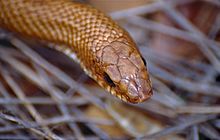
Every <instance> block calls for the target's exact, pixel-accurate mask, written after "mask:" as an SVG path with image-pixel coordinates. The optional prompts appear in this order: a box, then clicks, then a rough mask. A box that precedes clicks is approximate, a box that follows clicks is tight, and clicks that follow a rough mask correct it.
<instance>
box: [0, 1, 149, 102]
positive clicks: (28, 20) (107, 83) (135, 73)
mask: <svg viewBox="0 0 220 140" xmlns="http://www.w3.org/2000/svg"><path fill="white" fill-rule="evenodd" d="M0 27H2V28H6V29H8V30H11V31H15V32H17V33H20V34H23V35H25V36H29V37H33V38H38V39H42V40H46V41H51V42H55V43H62V44H65V45H67V46H69V47H68V48H66V49H69V50H71V51H72V52H73V53H75V54H76V55H77V58H78V59H79V60H80V65H81V67H82V68H83V69H84V71H85V72H86V73H87V74H88V75H89V76H90V77H91V78H93V79H94V80H95V81H97V82H98V84H99V85H100V86H101V87H103V88H105V89H106V90H108V91H109V92H111V93H112V94H113V95H115V96H117V97H118V98H120V99H122V100H123V101H127V102H131V103H139V102H143V101H144V100H146V99H148V98H149V97H150V96H151V95H152V87H151V82H150V79H149V74H148V72H147V70H146V67H145V64H144V60H143V59H142V57H141V54H140V52H139V51H138V49H137V47H136V45H135V43H134V42H133V40H132V39H131V37H130V35H129V34H128V33H127V32H126V31H125V30H123V29H122V28H121V27H120V26H119V25H117V24H116V23H115V22H114V21H113V20H112V19H111V18H109V17H108V16H106V15H105V14H103V13H102V12H100V11H98V10H96V9H94V8H92V7H91V6H88V5H85V4H80V3H76V2H71V1H68V0H0Z"/></svg>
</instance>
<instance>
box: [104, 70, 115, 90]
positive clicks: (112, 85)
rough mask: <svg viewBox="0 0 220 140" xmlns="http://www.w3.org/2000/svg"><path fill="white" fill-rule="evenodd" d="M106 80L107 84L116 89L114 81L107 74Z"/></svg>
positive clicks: (105, 75)
mask: <svg viewBox="0 0 220 140" xmlns="http://www.w3.org/2000/svg"><path fill="white" fill-rule="evenodd" d="M104 80H105V82H106V83H108V84H109V85H110V86H111V87H115V86H116V85H115V83H114V82H113V81H112V79H111V78H110V77H109V75H108V74H107V73H104Z"/></svg>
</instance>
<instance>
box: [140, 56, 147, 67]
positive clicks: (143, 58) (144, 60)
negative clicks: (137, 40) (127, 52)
mask: <svg viewBox="0 0 220 140" xmlns="http://www.w3.org/2000/svg"><path fill="white" fill-rule="evenodd" d="M141 59H142V61H143V62H144V65H145V66H146V65H147V63H146V60H145V59H144V57H142V56H141Z"/></svg>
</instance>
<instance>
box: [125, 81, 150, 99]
mask: <svg viewBox="0 0 220 140" xmlns="http://www.w3.org/2000/svg"><path fill="white" fill-rule="evenodd" d="M149 83H150V82H147V81H146V80H144V79H135V80H130V82H129V85H128V94H127V96H128V98H129V99H128V100H129V102H132V103H140V102H143V101H145V100H147V99H149V98H150V97H151V96H152V94H153V93H152V87H151V84H149Z"/></svg>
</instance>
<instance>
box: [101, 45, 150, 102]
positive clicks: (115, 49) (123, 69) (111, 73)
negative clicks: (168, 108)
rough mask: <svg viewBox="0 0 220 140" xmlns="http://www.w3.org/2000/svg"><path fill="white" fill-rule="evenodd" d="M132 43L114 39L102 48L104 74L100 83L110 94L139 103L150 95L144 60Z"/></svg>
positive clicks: (126, 100)
mask: <svg viewBox="0 0 220 140" xmlns="http://www.w3.org/2000/svg"><path fill="white" fill-rule="evenodd" d="M132 45H134V44H133V43H124V42H121V41H114V42H112V43H110V44H109V45H107V46H105V47H104V49H103V50H102V57H101V58H102V62H103V63H104V65H105V66H104V74H103V79H104V80H103V81H105V82H104V84H103V83H102V84H101V85H102V86H103V87H105V88H106V89H107V90H108V91H109V92H111V94H113V95H115V96H117V97H118V98H120V99H121V100H123V101H125V102H130V103H140V102H143V101H145V100H147V99H148V98H149V97H151V95H152V86H151V81H150V79H149V75H148V72H147V70H146V64H145V63H146V62H145V61H144V59H143V58H142V57H141V55H140V53H139V51H138V50H137V48H136V47H135V46H132Z"/></svg>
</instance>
